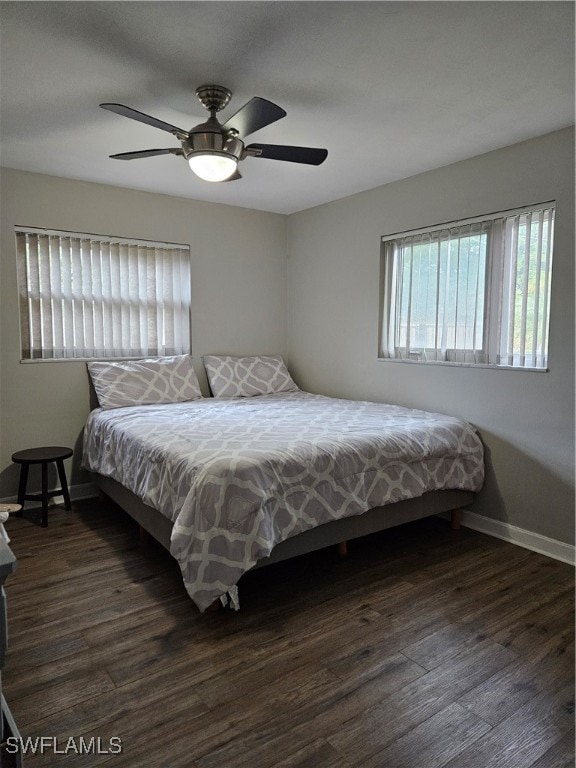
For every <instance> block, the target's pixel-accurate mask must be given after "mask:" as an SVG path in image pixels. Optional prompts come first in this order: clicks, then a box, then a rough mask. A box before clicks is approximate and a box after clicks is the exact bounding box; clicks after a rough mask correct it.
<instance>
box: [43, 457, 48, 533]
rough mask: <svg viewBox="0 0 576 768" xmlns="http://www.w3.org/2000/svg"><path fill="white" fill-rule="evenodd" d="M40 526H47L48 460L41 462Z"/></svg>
mask: <svg viewBox="0 0 576 768" xmlns="http://www.w3.org/2000/svg"><path fill="white" fill-rule="evenodd" d="M42 528H48V462H46V461H43V462H42Z"/></svg>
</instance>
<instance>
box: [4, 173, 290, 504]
mask: <svg viewBox="0 0 576 768" xmlns="http://www.w3.org/2000/svg"><path fill="white" fill-rule="evenodd" d="M1 201H2V208H1V221H2V231H1V245H0V247H1V252H0V257H1V258H0V267H1V271H0V279H1V282H0V297H1V307H0V326H1V331H0V333H1V335H0V481H1V487H0V498H2V497H9V496H12V495H15V493H16V489H17V474H18V472H17V467H16V466H14V465H12V462H11V458H10V457H11V455H12V453H13V452H14V451H16V450H20V449H22V448H30V447H34V446H39V445H69V446H71V447H72V446H76V447H78V444H79V439H80V436H81V432H82V427H83V424H84V422H85V420H86V416H87V414H88V412H89V409H90V399H89V383H88V378H87V372H86V364H85V363H84V362H70V361H66V362H35V363H20V346H19V345H20V335H19V334H20V332H19V321H18V297H17V287H16V262H15V245H14V225H16V224H19V225H25V226H33V227H47V228H51V229H63V230H71V231H74V232H90V233H97V234H109V235H118V236H126V237H134V238H141V239H149V240H158V241H169V242H181V243H190V249H191V260H192V297H193V311H192V354H193V356H194V360H195V365H196V370H197V373H198V375H199V378H200V381H201V384H202V385H203V387H204V392H205V394H208V389H207V386H206V381H205V377H204V375H203V369H202V362H201V356H202V355H203V354H209V353H213V354H218V353H230V354H254V353H271V354H273V353H276V354H283V353H285V352H286V218H285V217H284V216H280V215H276V214H270V213H262V212H259V211H251V210H248V209H245V208H236V207H230V206H223V205H216V204H214V203H200V202H194V201H191V200H184V199H181V198H177V197H168V196H166V195H153V194H149V193H146V192H135V191H133V190H126V189H119V188H117V187H108V186H104V185H100V184H89V183H84V182H79V181H70V180H65V179H59V178H55V177H51V176H43V175H38V174H32V173H24V172H20V171H13V170H7V169H3V170H2V177H1ZM77 454H78V452H77ZM67 470H68V473H69V479H70V474H71V475H72V477H71V480H72V483H82V482H85V481H86V478H85V476H83V474H82V473H81V472H79V468H78V455H77V456H75V458H74V464H73V466H70V464H69V465H68V467H67ZM33 480H34V478H32V477H31V481H33Z"/></svg>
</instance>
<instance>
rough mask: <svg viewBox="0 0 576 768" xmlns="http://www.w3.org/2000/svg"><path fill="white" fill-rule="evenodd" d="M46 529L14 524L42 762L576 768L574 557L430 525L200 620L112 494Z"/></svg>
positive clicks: (283, 572)
mask: <svg viewBox="0 0 576 768" xmlns="http://www.w3.org/2000/svg"><path fill="white" fill-rule="evenodd" d="M37 522H38V521H37V520H36V519H35V518H34V514H33V513H32V514H31V515H30V516H26V517H24V518H20V519H18V518H16V519H14V518H11V519H10V520H9V522H8V524H7V530H8V533H9V535H10V537H11V539H12V541H11V546H12V549H13V551H14V553H15V554H16V556H17V558H18V570H17V572H16V574H14V575H13V576H12V577H10V578H9V580H8V583H7V585H6V586H7V594H8V612H9V629H10V637H9V651H8V657H7V664H6V667H5V670H4V674H3V684H4V690H5V694H6V697H7V699H8V702H9V704H10V707H11V709H12V713H13V715H14V717H15V719H16V721H17V723H18V725H19V727H20V730H21V733H22V736H23V737H25V738H26V737H31V738H32V739H34V738H36V737H40V736H44V737H50V738H51V739H53V740H55V741H53V742H51V745H50V744H49V745H48V747H45V748H44V750H43V754H40V751H39V750H38V751H37V753H36V754H31V752H30V750H29V751H28V754H27V755H26V757H25V766H26V768H35V767H36V766H57V767H58V768H68V767H69V768H76V767H80V766H82V767H84V766H96V765H103V766H106V768H128V767H130V768H180V767H181V768H288V767H290V768H441V767H444V766H445V767H446V768H529V767H531V768H569V767H570V766H574V570H573V569H572V568H571V567H570V566H568V565H565V564H563V563H559V562H557V561H554V560H551V559H548V558H546V557H544V556H542V555H538V554H535V553H533V552H530V551H528V550H525V549H521V548H519V547H515V546H513V545H510V544H507V543H505V542H502V541H499V540H497V539H493V538H490V537H488V536H485V535H483V534H480V533H477V532H475V531H471V530H467V529H462V530H461V531H459V532H454V531H452V530H451V529H450V527H449V525H448V523H447V522H446V521H444V520H441V519H438V518H431V519H429V520H423V521H418V522H416V523H411V524H408V525H406V526H402V527H401V528H397V529H393V530H390V531H387V532H385V533H382V534H377V535H374V536H371V537H366V538H365V539H362V540H359V541H356V542H351V544H350V554H349V557H348V558H347V559H345V560H342V559H339V558H338V556H337V553H336V552H335V551H333V550H332V549H330V550H324V551H322V552H317V553H313V554H311V555H307V556H304V557H301V558H297V559H295V560H293V561H290V562H285V563H279V564H277V565H274V566H269V567H268V568H263V569H261V570H258V571H255V572H253V573H249V574H247V575H246V576H245V577H244V578H243V580H242V582H241V585H240V599H241V606H242V607H241V610H240V612H238V613H235V612H232V611H221V612H219V613H215V614H204V615H200V614H199V613H198V611H197V610H196V608H195V606H194V604H193V603H192V602H191V600H190V599H189V598H188V596H187V595H186V592H185V590H184V587H183V586H182V582H181V577H180V572H179V568H178V566H177V564H176V562H175V561H174V560H172V558H171V557H170V556H169V555H168V554H167V553H166V552H164V551H163V550H162V549H161V548H160V547H159V546H158V545H156V544H155V543H154V542H151V543H148V544H144V543H142V542H141V541H140V540H139V538H138V535H137V529H136V527H135V525H134V523H133V522H132V521H131V520H130V519H129V518H128V517H126V516H125V515H124V513H123V512H121V511H120V510H119V509H118V508H117V507H116V506H115V505H113V504H112V503H108V502H102V501H99V500H89V501H85V502H81V503H80V502H79V503H76V504H75V505H74V509H73V511H71V512H66V511H64V510H63V509H60V508H56V509H53V510H51V511H50V516H49V527H48V528H47V529H42V528H40V527H39V526H38V524H37ZM81 737H83V739H84V744H90V739H91V738H94V741H93V742H92V744H93V745H94V746H93V748H92V750H91V751H90V752H89V753H88V754H79V753H77V752H79V751H80V749H79V746H78V745H80V744H81V741H80V738H81ZM112 737H117V738H118V739H120V740H121V748H122V751H121V752H119V753H118V754H113V753H112V752H111V751H110V749H111V746H112V745H113V744H114V742H110V739H111V738H112ZM71 738H72V739H73V741H72V742H70V741H68V740H69V739H71ZM98 739H99V741H97V740H98ZM45 743H46V742H45ZM54 746H55V747H56V749H57V750H60V751H61V753H56V754H55V752H54ZM66 750H67V751H66ZM98 751H99V752H100V754H98V753H97V752H98ZM64 752H65V753H64ZM95 752H96V753H95ZM9 761H10V756H9V755H8V754H7V753H6V751H5V752H4V754H3V762H2V764H3V765H9V764H10V762H9Z"/></svg>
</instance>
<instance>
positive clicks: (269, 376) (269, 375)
mask: <svg viewBox="0 0 576 768" xmlns="http://www.w3.org/2000/svg"><path fill="white" fill-rule="evenodd" d="M203 361H204V368H205V369H206V375H207V376H208V381H209V383H210V389H211V390H212V394H213V395H214V397H253V396H254V395H270V394H273V393H275V392H294V391H296V390H298V387H297V386H296V384H295V383H294V381H293V380H292V377H291V376H290V374H289V373H288V370H287V368H286V366H285V364H284V360H283V359H282V358H281V357H280V355H268V356H262V355H259V356H256V357H230V356H228V355H205V356H204V357H203Z"/></svg>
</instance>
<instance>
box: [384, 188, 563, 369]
mask: <svg viewBox="0 0 576 768" xmlns="http://www.w3.org/2000/svg"><path fill="white" fill-rule="evenodd" d="M554 210H555V207H554V204H553V203H546V204H542V205H539V206H531V207H529V208H522V209H520V210H516V211H506V212H504V213H501V214H497V215H495V216H491V217H482V218H476V219H468V220H466V221H460V222H453V223H451V224H447V225H443V226H440V227H435V228H433V229H427V230H417V231H413V232H406V233H402V234H399V235H394V236H390V237H384V238H382V266H381V275H382V291H381V318H382V324H381V345H380V347H381V348H380V357H383V358H396V359H401V360H418V361H436V362H452V363H468V364H484V365H497V366H511V367H514V368H537V369H544V368H546V367H547V365H548V320H549V316H550V276H551V268H552V243H553V230H554Z"/></svg>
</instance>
